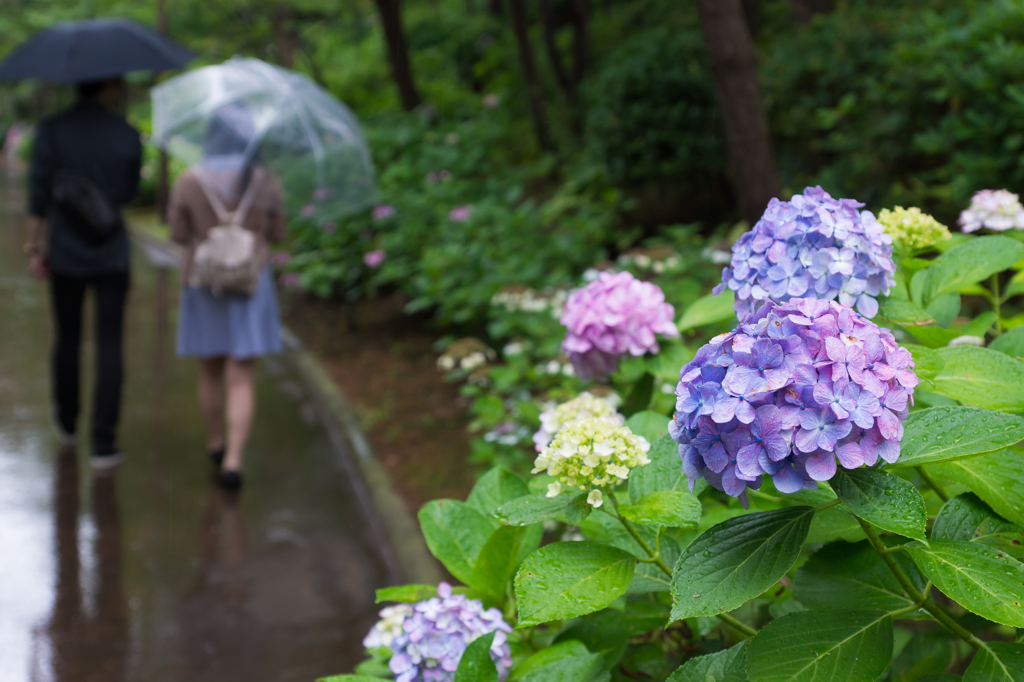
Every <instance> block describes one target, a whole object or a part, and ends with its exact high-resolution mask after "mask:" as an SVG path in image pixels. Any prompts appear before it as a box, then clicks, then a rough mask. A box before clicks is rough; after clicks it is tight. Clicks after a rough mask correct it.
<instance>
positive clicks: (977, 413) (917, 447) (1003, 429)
mask: <svg viewBox="0 0 1024 682" xmlns="http://www.w3.org/2000/svg"><path fill="white" fill-rule="evenodd" d="M1021 440H1024V419H1021V418H1020V417H1018V416H1016V415H1012V414H1006V413H1005V412H994V411H992V410H983V409H980V408H977V407H949V406H943V407H929V408H927V409H924V410H919V411H917V412H912V413H911V414H910V416H909V417H907V420H906V421H905V422H904V423H903V438H902V440H901V441H900V458H899V459H898V460H897V461H896V463H895V464H892V465H890V466H897V467H900V466H918V465H920V464H929V463H932V462H943V461H946V460H952V459H960V458H962V457H972V456H974V455H981V454H984V453H986V452H993V451H995V450H999V449H1001V448H1005V447H1007V446H1008V445H1013V444H1014V443H1017V442H1019V441H1021Z"/></svg>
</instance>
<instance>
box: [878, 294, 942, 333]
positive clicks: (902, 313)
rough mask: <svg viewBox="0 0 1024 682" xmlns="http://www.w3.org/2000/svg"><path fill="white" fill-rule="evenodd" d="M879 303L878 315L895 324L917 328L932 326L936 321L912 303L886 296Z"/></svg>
mask: <svg viewBox="0 0 1024 682" xmlns="http://www.w3.org/2000/svg"><path fill="white" fill-rule="evenodd" d="M878 303H879V306H878V315H879V316H880V317H882V318H883V319H885V320H888V321H889V322H892V323H894V324H901V325H906V326H915V325H924V324H931V323H932V322H934V321H935V320H934V319H932V316H931V315H929V314H928V312H927V311H926V310H924V309H922V308H920V307H919V306H916V305H914V304H913V303H911V302H910V301H903V300H900V299H897V298H892V297H890V296H885V297H881V298H880V299H879V301H878Z"/></svg>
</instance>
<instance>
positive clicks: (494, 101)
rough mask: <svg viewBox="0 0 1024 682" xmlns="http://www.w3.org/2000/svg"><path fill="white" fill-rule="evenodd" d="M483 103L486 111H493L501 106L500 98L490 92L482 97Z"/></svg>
mask: <svg viewBox="0 0 1024 682" xmlns="http://www.w3.org/2000/svg"><path fill="white" fill-rule="evenodd" d="M483 103H484V107H486V108H487V109H494V108H495V107H497V106H498V105H499V104H501V98H500V97H498V96H497V95H496V94H494V93H493V92H492V93H490V94H488V95H484V99H483Z"/></svg>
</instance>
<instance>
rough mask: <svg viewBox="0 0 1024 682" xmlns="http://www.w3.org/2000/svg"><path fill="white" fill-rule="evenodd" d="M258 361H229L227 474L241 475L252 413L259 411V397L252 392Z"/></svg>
mask: <svg viewBox="0 0 1024 682" xmlns="http://www.w3.org/2000/svg"><path fill="white" fill-rule="evenodd" d="M255 365H256V361H255V360H235V359H234V358H228V361H227V364H226V365H225V370H224V375H225V379H226V383H227V390H228V443H227V447H228V450H227V454H226V455H225V456H224V467H223V468H224V471H239V470H241V468H242V457H243V455H244V453H245V445H246V443H247V442H248V440H249V431H250V430H252V418H253V413H254V412H255V410H256V395H255V392H254V391H253V385H252V375H253V368H254V367H255Z"/></svg>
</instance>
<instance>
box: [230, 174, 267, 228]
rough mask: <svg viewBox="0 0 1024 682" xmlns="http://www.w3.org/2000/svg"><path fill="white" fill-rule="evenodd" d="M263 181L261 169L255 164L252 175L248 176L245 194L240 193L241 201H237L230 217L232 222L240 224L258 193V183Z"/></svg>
mask: <svg viewBox="0 0 1024 682" xmlns="http://www.w3.org/2000/svg"><path fill="white" fill-rule="evenodd" d="M262 182H263V169H262V168H260V167H259V166H257V167H256V168H254V169H253V171H252V177H251V178H249V186H248V187H246V188H245V194H243V195H242V199H241V201H239V202H238V208H236V209H235V213H234V215H233V216H231V218H232V222H233V223H234V224H236V225H241V224H242V221H243V220H245V216H246V215H247V214H248V213H249V209H250V208H252V204H253V202H254V201H256V195H257V194H258V193H259V190H260V184H261V183H262Z"/></svg>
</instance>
